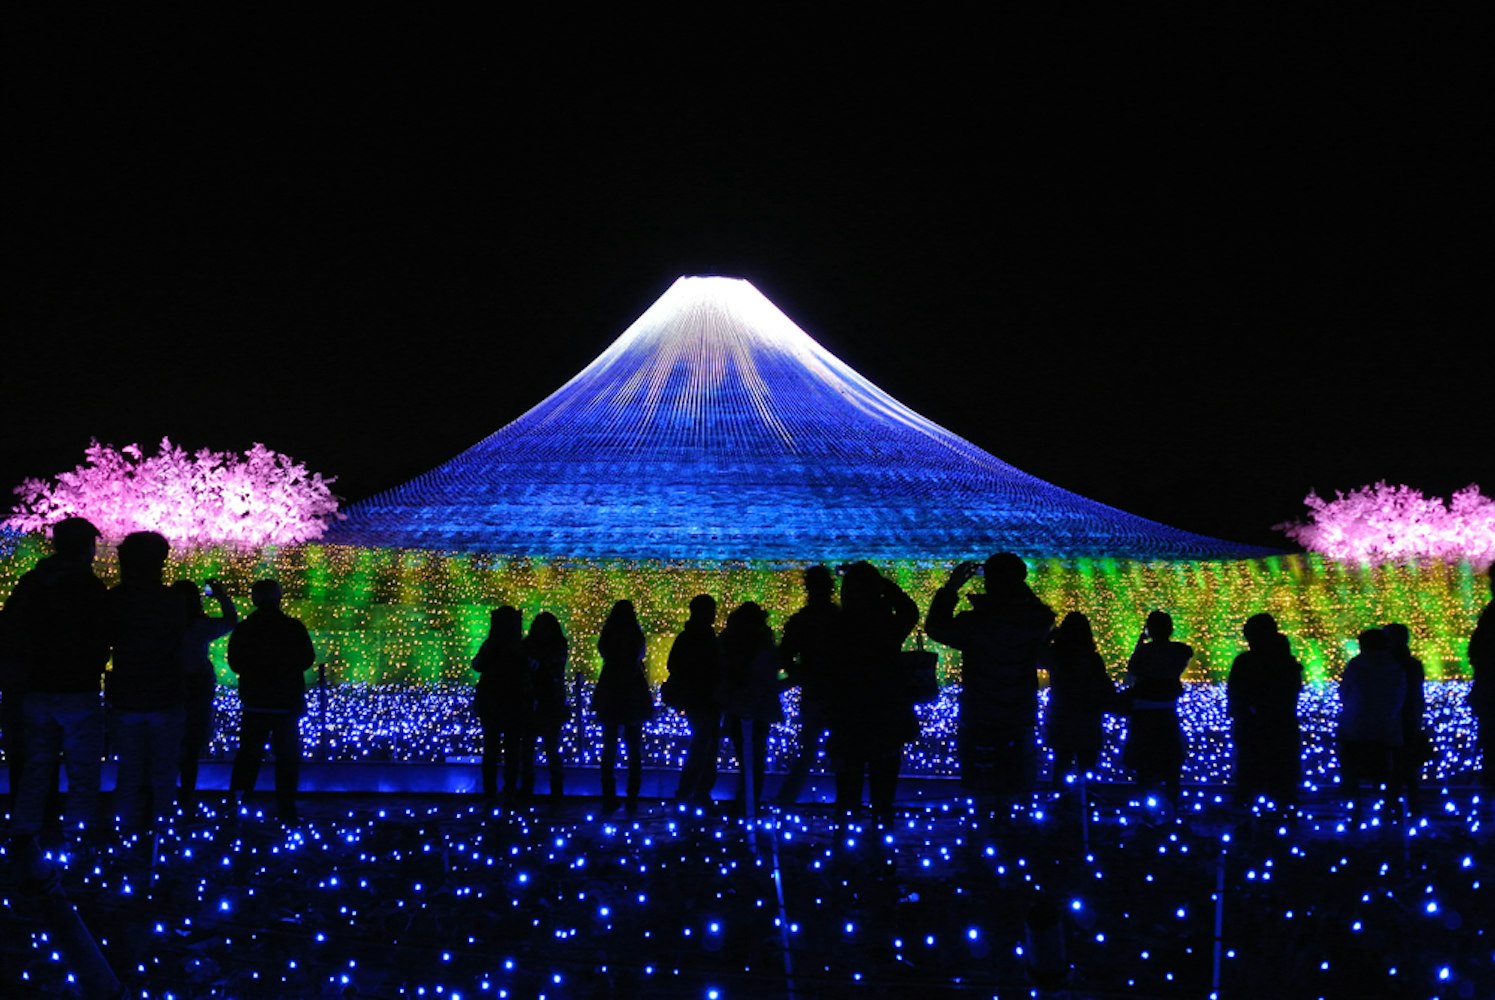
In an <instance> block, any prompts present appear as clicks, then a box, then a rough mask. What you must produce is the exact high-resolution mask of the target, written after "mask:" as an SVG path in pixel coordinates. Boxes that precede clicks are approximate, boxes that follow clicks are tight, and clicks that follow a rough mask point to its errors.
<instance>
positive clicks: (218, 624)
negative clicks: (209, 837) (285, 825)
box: [171, 580, 239, 817]
mask: <svg viewBox="0 0 1495 1000" xmlns="http://www.w3.org/2000/svg"><path fill="white" fill-rule="evenodd" d="M203 590H204V591H206V593H207V595H208V596H209V597H211V598H213V599H214V600H216V601H217V602H218V610H219V614H218V616H217V617H213V616H211V615H209V614H208V613H207V612H205V611H203V609H202V598H203V592H202V591H199V590H198V589H197V584H196V583H193V582H192V581H191V580H178V581H176V582H175V583H173V584H172V585H171V592H172V593H173V594H174V595H175V596H176V598H177V600H178V601H180V602H181V606H182V614H183V615H184V616H185V619H186V626H185V628H184V631H183V633H182V644H181V648H180V649H179V651H178V661H177V663H178V667H179V669H180V671H181V683H182V748H181V755H180V761H179V764H178V768H177V805H178V806H180V807H181V810H182V813H183V814H184V815H186V816H188V817H191V816H193V815H195V814H196V813H197V808H198V800H197V775H198V768H199V765H200V762H201V761H202V758H203V755H204V754H205V753H207V749H208V745H209V744H210V743H212V742H213V698H214V696H215V695H216V694H217V693H218V672H217V670H216V669H214V667H213V657H212V654H211V652H210V650H211V648H212V645H213V643H214V642H216V641H217V640H219V639H221V638H223V637H224V636H226V635H228V634H229V633H230V632H231V631H233V628H234V626H235V625H237V624H239V609H238V608H236V607H234V601H233V598H232V597H230V596H229V593H228V589H227V588H226V587H225V586H224V585H223V582H222V581H221V580H209V581H208V582H207V584H206V585H205V586H204V588H203Z"/></svg>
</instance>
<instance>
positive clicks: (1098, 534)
mask: <svg viewBox="0 0 1495 1000" xmlns="http://www.w3.org/2000/svg"><path fill="white" fill-rule="evenodd" d="M347 515H348V517H347V519H346V520H345V521H342V522H340V523H338V524H337V525H336V526H335V527H334V528H333V530H332V531H331V532H329V534H328V535H327V537H326V538H325V539H324V541H326V542H329V543H333V544H347V545H367V546H396V547H405V548H425V549H435V550H441V551H449V552H479V553H489V554H497V555H517V556H531V557H540V558H565V557H583V558H587V557H591V558H622V559H633V560H672V561H675V560H686V561H713V560H757V561H769V562H782V563H798V562H805V561H813V560H823V561H842V560H850V559H858V558H867V559H916V560H922V559H930V560H950V559H959V558H984V557H985V556H987V555H989V554H990V553H991V552H992V551H994V550H997V549H1010V550H1012V551H1015V552H1018V553H1019V554H1022V555H1026V556H1032V557H1040V556H1061V557H1062V556H1117V557H1126V558H1147V559H1181V558H1234V557H1241V556H1251V555H1261V554H1263V553H1262V551H1261V550H1256V549H1250V548H1248V547H1246V546H1242V545H1237V544H1234V543H1231V542H1225V541H1220V540H1218V539H1213V538H1205V537H1202V536H1200V535H1195V534H1190V533H1188V532H1184V531H1180V530H1177V529H1175V528H1170V527H1167V526H1166V525H1162V524H1157V523H1155V522H1152V521H1148V520H1145V519H1143V518H1140V517H1135V516H1133V515H1131V514H1127V513H1125V512H1123V511H1119V510H1116V509H1114V508H1111V507H1107V506H1105V505H1103V504H1099V503H1096V502H1094V501H1092V500H1088V499H1086V498H1084V497H1081V496H1078V495H1076V494H1074V493H1070V492H1068V491H1066V490H1063V489H1060V488H1059V487H1056V486H1053V485H1051V484H1049V483H1046V482H1044V481H1042V480H1040V479H1036V478H1034V477H1033V476H1030V475H1028V474H1027V473H1025V472H1023V471H1022V470H1020V469H1016V468H1014V467H1012V466H1010V465H1008V464H1007V463H1005V462H1003V461H1001V460H999V459H997V458H995V457H993V456H992V455H989V454H987V453H986V452H985V451H982V450H981V449H980V448H977V447H976V446H975V445H973V444H971V443H970V442H968V441H966V440H964V439H963V438H960V437H957V436H956V435H954V434H952V433H950V432H949V431H947V430H945V429H944V428H942V427H939V426H938V425H936V424H933V423H931V422H930V421H928V420H926V419H925V418H923V417H921V416H920V415H919V414H917V413H915V412H913V411H912V410H910V409H909V408H908V407H906V406H904V405H903V404H901V403H899V402H898V401H897V400H895V399H893V398H892V397H891V396H889V395H888V394H887V393H885V392H883V391H882V390H880V389H878V388H877V387H876V386H874V385H873V384H872V383H870V382H868V381H867V380H866V379H864V378H863V377H862V376H861V375H859V374H857V373H856V372H855V371H853V370H852V369H851V368H849V367H847V366H846V365H845V364H844V363H842V362H841V361H840V360H839V359H837V358H836V357H834V356H832V355H831V354H829V353H828V352H827V351H825V350H824V349H823V348H822V347H821V346H820V345H819V344H817V343H815V341H814V340H812V339H811V338H810V336H809V335H808V334H806V333H805V332H804V331H803V330H801V329H800V328H799V327H797V326H795V324H794V323H793V322H792V321H791V320H790V319H789V318H788V317H787V316H785V315H784V314H783V313H782V312H780V311H779V310H778V309H777V308H776V307H775V306H774V305H773V304H772V303H771V302H769V301H768V300H767V299H766V298H765V297H764V296H763V295H762V294H761V293H760V292H759V291H758V290H757V289H756V288H754V287H753V286H752V285H751V284H749V283H748V282H746V281H741V280H737V279H732V278H720V277H685V278H680V279H679V280H678V281H676V282H675V283H674V284H673V285H672V286H671V287H670V288H669V290H668V291H666V292H665V294H664V295H663V296H661V297H660V299H659V300H658V301H657V302H655V303H654V305H653V306H651V307H650V308H649V309H648V310H647V311H646V312H645V313H644V314H643V315H642V316H640V317H639V319H638V320H637V321H636V322H635V323H634V324H633V325H632V326H630V327H629V328H628V329H627V330H626V331H625V332H624V333H623V334H622V336H620V337H619V338H618V339H617V340H616V341H615V342H614V343H613V344H612V345H611V346H610V347H608V349H607V350H606V351H604V352H603V353H602V354H601V356H599V357H598V358H597V360H595V361H593V362H592V363H591V364H590V365H588V366H587V367H586V368H585V369H583V370H582V371H581V372H580V373H579V374H578V375H576V376H575V377H574V378H572V379H571V381H569V382H567V383H566V384H565V385H563V386H561V388H560V389H558V390H557V391H556V392H554V393H553V394H552V395H551V396H549V397H548V398H547V399H545V400H543V401H542V402H541V403H540V404H539V405H537V406H536V407H535V408H534V409H532V410H530V411H529V412H528V413H526V414H524V415H523V416H521V417H520V418H519V419H517V420H515V421H514V422H513V423H511V424H509V425H508V426H506V427H503V428H501V429H500V430H498V431H497V432H495V433H494V434H492V435H490V436H489V437H487V438H486V439H484V440H482V441H480V442H478V443H477V444H476V445H474V446H473V447H472V448H469V449H468V450H467V451H465V452H463V453H462V454H460V455H458V456H456V457H455V458H453V459H452V460H450V461H448V462H446V463H445V464H443V465H441V466H439V467H438V468H436V469H433V470H432V471H430V472H428V473H426V474H425V475H423V476H420V477H418V478H416V479H415V480H412V481H411V482H409V483H406V484H404V485H402V486H399V487H396V488H395V489H392V490H389V491H387V492H385V493H382V494H379V495H377V496H374V497H372V498H370V499H368V500H365V501H363V502H360V503H356V504H353V505H352V506H351V507H350V508H349V509H348V511H347Z"/></svg>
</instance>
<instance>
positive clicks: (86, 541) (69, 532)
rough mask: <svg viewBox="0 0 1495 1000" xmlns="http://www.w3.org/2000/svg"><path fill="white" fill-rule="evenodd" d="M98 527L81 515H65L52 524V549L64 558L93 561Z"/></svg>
mask: <svg viewBox="0 0 1495 1000" xmlns="http://www.w3.org/2000/svg"><path fill="white" fill-rule="evenodd" d="M98 542H99V529H98V528H95V527H94V526H93V522H92V521H90V520H88V519H87V518H82V517H65V518H63V519H62V520H61V521H58V522H57V523H56V524H54V525H52V551H53V552H55V553H57V554H58V555H59V556H61V557H62V558H64V559H75V560H84V561H89V562H92V561H93V557H94V551H95V550H96V549H97V547H98Z"/></svg>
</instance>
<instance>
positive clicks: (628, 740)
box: [592, 599, 654, 813]
mask: <svg viewBox="0 0 1495 1000" xmlns="http://www.w3.org/2000/svg"><path fill="white" fill-rule="evenodd" d="M645 648H646V647H645V641H644V630H643V628H642V627H641V626H640V625H639V622H638V615H637V613H636V612H635V611H634V609H633V602H632V601H629V600H626V599H625V600H620V601H617V602H615V603H614V604H613V606H612V610H611V611H609V612H608V615H607V620H606V621H605V622H603V623H602V633H601V635H599V636H598V638H597V652H598V653H599V654H601V656H602V671H601V672H600V673H599V674H598V675H597V687H596V688H595V689H594V690H593V691H592V713H593V714H594V715H595V716H596V717H597V722H598V723H599V724H600V725H601V726H602V767H601V772H602V775H601V777H602V808H603V810H604V811H606V812H612V811H613V810H615V809H617V808H618V786H617V764H618V738H619V736H620V735H621V737H622V740H623V744H624V748H625V750H626V752H627V754H628V786H627V791H626V795H627V800H626V806H627V809H628V811H629V812H630V813H632V812H635V811H636V810H637V809H638V797H639V791H640V790H641V789H642V787H643V782H644V761H643V753H644V723H645V722H648V721H649V719H651V718H652V717H653V716H654V696H653V694H652V693H651V692H650V690H649V678H648V677H647V676H646V675H645V674H644V653H645Z"/></svg>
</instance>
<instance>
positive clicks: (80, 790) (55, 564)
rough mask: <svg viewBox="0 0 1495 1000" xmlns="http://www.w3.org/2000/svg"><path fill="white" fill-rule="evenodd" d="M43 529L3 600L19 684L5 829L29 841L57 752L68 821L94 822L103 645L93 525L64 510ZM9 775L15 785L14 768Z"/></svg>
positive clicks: (103, 607)
mask: <svg viewBox="0 0 1495 1000" xmlns="http://www.w3.org/2000/svg"><path fill="white" fill-rule="evenodd" d="M51 534H52V550H53V551H52V555H50V556H46V557H45V558H43V559H42V560H40V561H39V562H38V563H37V564H36V565H35V566H34V567H32V568H31V569H30V570H29V571H27V572H26V574H25V575H24V576H22V577H21V579H20V580H18V581H17V582H16V586H15V589H14V590H12V591H11V594H10V598H9V599H8V600H7V601H6V602H5V616H6V618H7V619H8V624H7V632H9V633H10V634H11V635H12V636H13V637H14V641H13V643H12V649H13V656H14V658H15V662H16V663H18V664H19V667H18V669H17V671H16V672H17V674H18V675H19V676H20V683H21V684H22V685H23V688H24V693H23V695H22V698H21V725H22V729H23V740H24V752H23V760H24V761H25V765H24V767H23V768H22V770H21V774H20V778H19V787H18V790H17V794H16V805H15V812H14V816H13V820H12V825H11V831H12V833H13V835H14V836H15V838H16V839H17V840H22V841H30V842H32V843H34V841H35V839H36V837H37V835H38V834H39V833H40V832H41V829H42V823H43V820H44V819H45V813H46V809H47V799H48V797H49V795H50V793H51V792H52V788H53V779H54V774H55V762H56V760H57V758H58V755H59V754H61V755H62V759H63V762H64V765H65V766H66V768H67V784H68V792H67V799H66V818H67V825H68V829H69V830H82V831H83V832H84V833H85V835H88V834H92V833H94V832H95V831H96V829H97V826H98V821H99V785H100V772H101V769H102V764H101V762H102V759H103V750H104V706H103V701H102V697H101V691H102V684H103V676H104V668H105V666H106V665H107V664H108V662H109V651H110V645H109V628H108V618H107V600H108V597H107V595H108V590H107V588H106V587H105V586H104V583H103V581H102V580H100V579H99V578H98V577H97V576H96V575H95V574H94V571H93V561H94V556H95V554H96V552H97V547H98V539H99V531H98V529H97V528H96V527H94V526H93V524H92V523H90V522H89V521H87V520H85V519H84V518H81V517H68V518H64V519H63V520H61V521H59V522H57V523H56V524H54V525H53V526H52V532H51ZM6 696H7V699H8V698H9V697H10V696H11V695H10V692H9V691H7V692H6ZM12 782H13V784H12V787H17V786H16V785H15V784H14V782H15V774H14V771H12Z"/></svg>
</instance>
